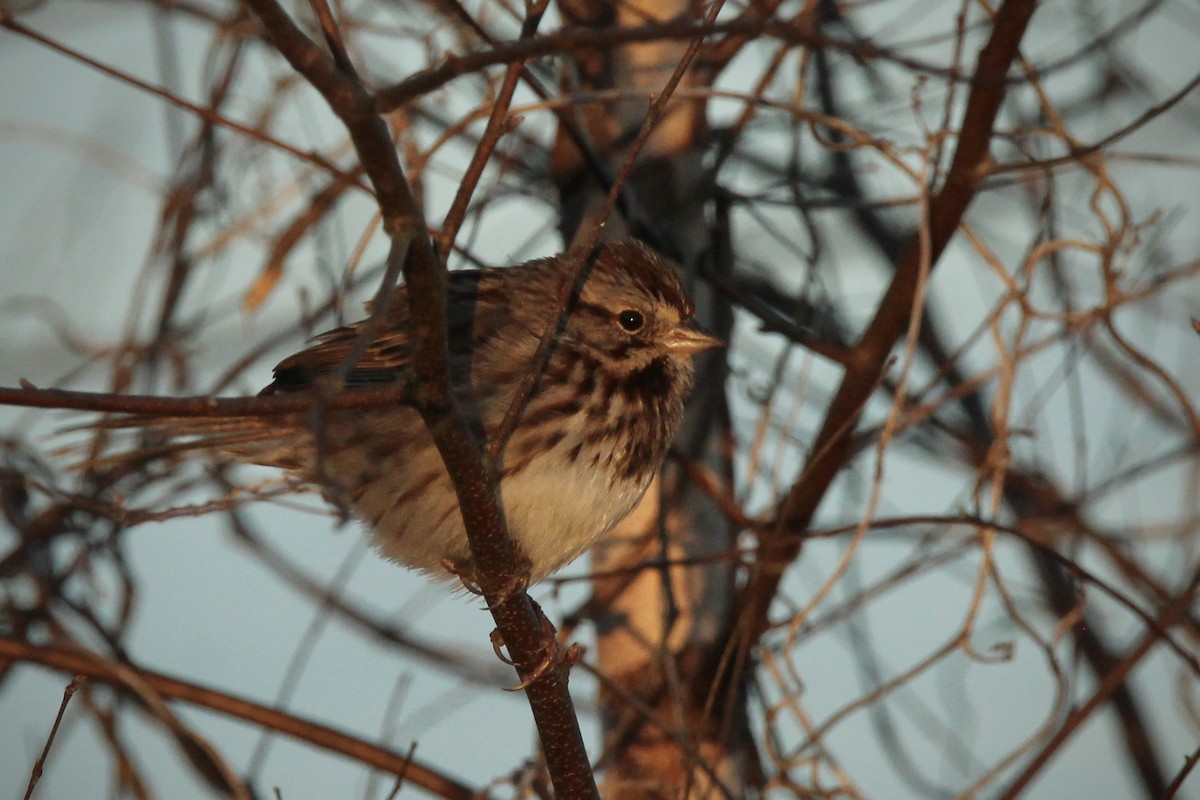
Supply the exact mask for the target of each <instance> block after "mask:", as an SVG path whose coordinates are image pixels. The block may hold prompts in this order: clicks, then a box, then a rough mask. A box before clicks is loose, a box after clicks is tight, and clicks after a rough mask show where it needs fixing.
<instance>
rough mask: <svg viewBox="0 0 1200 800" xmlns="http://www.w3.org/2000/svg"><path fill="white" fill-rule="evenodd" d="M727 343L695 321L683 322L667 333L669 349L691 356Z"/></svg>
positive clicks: (673, 352) (675, 353)
mask: <svg viewBox="0 0 1200 800" xmlns="http://www.w3.org/2000/svg"><path fill="white" fill-rule="evenodd" d="M724 344H725V343H724V342H722V341H721V340H720V339H718V338H717V337H715V336H713V335H712V334H711V333H708V332H707V331H705V330H702V329H701V328H700V326H698V325H696V323H694V322H681V323H679V324H678V325H676V326H675V327H674V328H672V329H671V331H670V333H668V334H667V339H666V345H667V351H668V352H670V353H671V354H672V355H679V356H690V355H695V354H696V353H703V352H704V351H705V350H712V349H713V348H714V347H721V346H722V345H724Z"/></svg>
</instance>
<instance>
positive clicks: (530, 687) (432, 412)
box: [246, 0, 598, 798]
mask: <svg viewBox="0 0 1200 800" xmlns="http://www.w3.org/2000/svg"><path fill="white" fill-rule="evenodd" d="M246 2H247V5H248V6H249V7H250V9H251V10H252V11H253V12H254V14H255V15H256V16H257V17H258V19H259V20H260V21H261V22H262V24H263V27H264V29H265V30H266V33H267V36H268V37H269V38H270V40H271V41H272V43H273V44H274V45H275V47H276V48H277V49H278V50H279V52H280V53H281V54H282V55H283V56H284V58H286V59H287V60H288V62H289V63H290V64H291V65H292V66H293V67H294V68H295V69H296V71H297V72H298V73H300V74H301V75H303V76H304V77H305V78H306V79H307V80H308V81H309V82H310V83H311V84H312V85H313V86H314V87H315V88H316V89H317V90H318V91H319V92H320V93H321V95H322V96H323V97H324V98H325V100H326V102H327V103H328V104H329V106H330V108H331V109H332V110H333V112H334V113H335V114H337V116H338V117H339V118H340V119H341V121H342V123H343V124H344V125H345V126H346V129H347V131H348V132H349V134H350V138H351V140H352V141H353V143H354V147H355V150H356V151H357V152H358V156H359V159H360V160H361V162H362V165H363V168H364V169H365V171H366V173H367V177H368V178H369V179H370V181H371V183H372V185H373V186H374V187H375V192H376V198H377V200H378V203H379V208H380V211H381V213H382V218H383V224H384V229H385V230H386V231H387V232H388V235H389V236H390V237H391V238H392V248H391V255H390V257H389V262H390V263H391V264H393V265H394V264H397V263H399V262H402V263H403V269H404V276H405V279H406V282H407V284H408V300H409V309H410V314H411V317H410V319H411V321H412V331H411V333H412V336H413V342H414V355H413V374H414V377H415V379H416V385H415V387H414V392H415V405H416V406H417V408H418V409H419V410H420V412H421V416H422V417H423V418H424V420H425V424H426V425H427V426H428V427H429V431H430V434H431V435H432V436H433V439H434V442H435V443H436V445H437V448H438V451H439V452H440V453H441V456H442V460H443V461H444V462H445V465H446V469H447V471H448V473H449V474H450V476H451V477H452V479H453V482H454V487H455V491H456V493H457V496H458V503H459V508H460V510H461V512H462V516H463V523H464V525H465V527H466V532H467V538H468V539H469V540H470V543H471V554H472V559H473V562H474V566H475V568H476V569H477V574H476V575H475V576H474V577H475V578H476V579H477V581H478V583H479V585H480V588H481V589H482V591H483V594H484V597H485V598H486V600H487V603H488V607H489V609H490V610H491V612H492V616H493V618H494V619H495V621H496V627H497V629H498V630H499V632H500V635H501V636H502V637H503V639H504V642H505V645H506V647H507V648H508V651H509V654H510V655H511V656H512V660H513V662H514V664H515V666H516V668H517V672H518V674H519V675H520V676H521V678H522V682H523V684H524V685H525V691H526V695H527V697H528V699H529V704H530V708H531V709H532V710H533V716H534V719H535V721H536V723H537V727H538V732H539V735H540V737H541V742H542V747H543V750H544V751H545V754H546V764H547V768H548V769H549V771H550V776H551V779H552V781H553V782H554V785H555V788H556V790H557V792H558V795H559V796H560V797H563V798H575V797H597V796H598V795H597V792H596V785H595V781H594V779H593V777H592V772H591V767H590V764H589V762H588V758H587V751H586V749H585V748H584V744H583V737H582V735H581V733H580V731H579V723H578V720H577V719H576V717H575V711H574V707H573V705H572V702H571V695H570V693H569V692H568V691H567V669H566V666H565V665H563V664H562V663H555V664H554V665H553V667H552V668H550V669H542V668H539V665H540V664H541V663H542V662H543V660H544V657H545V652H546V648H547V646H548V643H549V642H548V639H549V637H548V636H547V635H546V634H545V632H544V629H543V625H542V619H543V618H542V616H541V612H540V610H538V609H537V608H536V607H535V606H534V604H533V602H532V601H531V600H530V599H529V596H528V595H527V594H525V592H524V591H516V592H514V591H512V587H513V586H517V585H519V581H520V579H521V575H522V572H521V569H520V567H519V564H518V560H517V555H516V551H515V548H514V546H513V542H512V539H511V538H510V537H509V535H508V530H507V526H506V524H505V520H504V513H503V510H502V508H501V506H500V493H499V482H498V478H497V475H496V473H495V470H493V469H490V468H489V465H488V464H486V463H485V462H484V459H483V454H482V450H481V447H480V443H479V441H478V440H477V439H476V437H475V436H474V435H473V434H472V433H471V431H470V429H469V428H468V426H467V424H466V421H465V417H464V415H463V413H462V411H461V410H460V409H459V407H458V404H457V402H456V401H455V398H454V395H453V394H452V392H451V386H450V377H449V371H448V368H447V362H448V358H447V352H448V350H447V333H446V273H445V269H444V268H443V267H442V266H441V264H439V263H438V260H437V257H436V254H435V252H434V249H433V244H432V242H431V241H430V240H429V237H428V235H427V233H426V231H427V228H426V225H425V220H424V216H423V214H422V213H421V210H420V208H418V206H417V203H416V200H415V198H414V197H413V194H412V191H411V188H410V187H409V184H408V182H407V180H406V178H405V176H404V171H403V168H402V167H401V165H400V161H399V158H398V156H397V153H396V148H395V145H394V144H393V142H392V139H391V136H390V133H389V131H388V127H387V125H386V123H385V122H384V121H383V118H382V117H381V116H380V115H379V113H377V111H376V108H377V106H376V98H375V97H374V95H373V94H372V93H371V92H369V91H368V90H367V89H366V87H365V86H363V85H362V83H361V82H359V81H358V80H357V79H355V78H353V77H351V76H349V75H347V74H346V72H345V71H344V70H342V69H340V68H339V67H338V65H337V64H335V63H334V61H333V60H332V59H331V58H330V57H329V56H328V55H327V54H326V53H325V52H324V51H323V50H322V49H321V48H320V47H319V46H318V45H317V44H316V43H315V42H313V41H312V40H311V39H310V38H309V37H308V36H307V35H306V34H305V33H304V32H303V31H301V30H300V29H299V28H298V27H297V26H296V25H295V23H293V21H292V20H291V18H290V17H289V16H288V15H287V13H286V12H285V11H284V10H283V9H282V8H281V7H280V6H279V5H278V4H277V3H276V2H275V0H246ZM389 289H390V286H387V285H385V286H383V287H381V290H380V295H381V296H380V298H379V299H380V300H383V301H385V302H376V304H375V307H376V311H377V312H379V313H382V312H381V311H380V309H385V308H386V305H387V303H386V300H387V292H388V291H389Z"/></svg>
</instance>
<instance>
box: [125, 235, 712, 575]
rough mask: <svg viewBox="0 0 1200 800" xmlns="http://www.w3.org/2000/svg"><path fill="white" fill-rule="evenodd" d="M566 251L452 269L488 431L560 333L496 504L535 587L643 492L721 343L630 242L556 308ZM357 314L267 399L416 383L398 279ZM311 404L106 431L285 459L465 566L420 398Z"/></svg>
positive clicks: (459, 526) (461, 393)
mask: <svg viewBox="0 0 1200 800" xmlns="http://www.w3.org/2000/svg"><path fill="white" fill-rule="evenodd" d="M577 263H578V261H577V260H572V259H571V258H570V257H568V256H567V255H565V254H559V255H555V256H551V257H547V258H539V259H534V260H532V261H528V262H525V263H522V264H519V265H515V266H509V267H491V268H485V269H468V270H453V271H451V272H450V273H448V288H447V333H448V344H449V362H448V368H449V377H450V382H451V388H452V391H453V392H454V394H455V397H456V399H457V400H458V401H459V403H460V405H461V407H462V408H463V409H464V411H465V412H466V413H467V415H468V418H467V422H468V424H469V425H470V427H471V428H472V429H473V430H474V431H476V432H477V433H478V435H480V436H481V437H483V438H486V439H488V440H490V439H491V438H492V437H494V436H496V435H497V433H498V431H499V430H500V428H501V427H502V425H503V423H504V420H505V417H506V415H507V414H508V413H509V409H510V407H511V406H512V405H513V402H514V400H515V399H516V398H517V397H518V395H519V394H520V388H521V386H522V384H523V383H525V382H526V379H527V377H528V376H530V375H531V374H532V371H533V370H534V369H535V364H534V361H535V354H536V353H537V352H538V349H539V344H540V343H541V341H542V338H543V335H544V334H545V333H546V332H547V331H548V330H554V331H555V333H554V334H553V339H552V343H551V349H550V353H549V357H548V359H547V360H546V362H545V367H544V371H543V372H542V373H541V375H540V376H539V377H538V379H537V381H536V383H535V384H534V387H533V390H532V392H531V393H530V394H529V397H528V400H527V402H526V403H525V405H524V408H523V410H522V411H521V414H520V416H519V417H518V418H517V420H516V423H515V425H514V426H513V427H512V434H511V437H510V438H509V440H508V441H507V443H506V444H505V446H504V447H503V449H502V450H501V454H500V459H499V462H498V474H499V491H500V500H501V504H502V506H503V511H504V515H505V519H506V521H507V525H508V529H509V532H510V535H511V536H512V539H513V541H514V543H515V544H516V546H517V548H518V550H519V553H520V555H521V557H522V561H523V563H524V565H525V567H526V569H527V571H528V576H527V580H528V584H530V585H532V584H535V583H537V582H539V581H541V580H543V579H545V578H546V577H547V576H549V575H551V574H552V573H554V572H556V571H557V570H559V569H560V568H562V567H563V566H565V565H567V564H568V563H570V562H572V561H574V560H575V559H576V558H578V557H579V556H580V555H582V554H583V553H584V552H586V551H587V550H588V549H589V548H590V547H591V545H592V544H594V543H595V542H596V540H597V539H599V537H601V536H603V535H604V534H605V533H607V532H608V531H609V530H611V529H612V528H613V527H614V526H615V525H616V524H617V523H618V522H620V521H621V520H622V519H623V518H624V517H625V516H627V515H628V514H629V513H630V512H631V511H632V510H633V508H634V507H635V506H636V505H637V503H638V502H639V500H641V498H642V496H643V495H644V493H645V492H646V489H647V487H649V485H650V483H651V480H652V479H653V477H654V475H655V474H656V473H657V471H658V469H659V467H660V466H661V464H662V462H663V460H664V458H665V456H666V454H667V451H668V449H669V446H670V444H671V441H672V440H673V438H674V436H675V434H676V433H677V431H678V429H679V426H680V423H681V421H682V419H683V414H684V404H685V401H686V399H687V397H688V395H689V393H690V392H691V390H692V388H693V383H694V365H693V358H694V356H696V355H697V354H699V353H702V352H704V351H706V350H710V349H712V348H715V347H719V346H720V345H721V344H722V343H721V341H720V340H719V339H718V338H716V337H715V336H713V335H711V334H710V333H708V332H706V331H705V330H703V329H702V328H701V327H700V326H698V325H697V324H696V323H695V321H694V320H693V314H694V305H693V303H692V300H691V299H690V297H689V296H688V294H687V292H686V291H685V290H684V288H683V285H682V283H681V281H680V279H679V276H678V273H677V272H676V270H675V268H674V267H673V266H672V265H671V264H670V263H669V262H668V261H667V260H665V259H664V258H663V257H662V256H660V255H659V254H658V253H656V252H655V251H654V250H652V249H650V248H649V247H648V246H646V245H645V244H643V243H642V242H640V241H637V240H634V239H623V240H615V241H610V242H607V243H603V244H601V245H599V246H598V247H597V248H596V250H595V251H594V258H592V259H590V264H591V266H590V269H588V270H587V272H586V277H585V279H584V281H583V283H582V285H581V286H580V287H579V288H578V290H577V291H576V292H575V293H574V295H573V297H572V301H571V302H570V303H569V305H568V308H567V310H566V315H565V318H564V317H563V313H564V310H563V308H562V307H561V306H560V305H559V304H557V303H556V302H555V298H557V297H559V296H561V294H560V292H561V290H562V288H563V287H564V285H565V284H566V283H567V282H569V281H573V280H574V279H575V271H576V270H575V266H574V265H575V264H577ZM367 326H368V321H367V320H364V321H362V322H358V323H355V324H351V325H347V326H344V327H340V328H337V329H334V330H331V331H329V332H327V333H324V334H321V335H319V336H317V337H316V338H315V339H314V340H313V342H312V343H311V345H310V346H309V347H307V348H305V349H303V350H301V351H300V352H298V353H296V354H294V355H292V356H290V357H288V358H286V359H284V360H283V361H281V362H280V363H279V364H278V365H277V366H276V367H275V369H274V379H273V381H272V382H271V383H270V384H269V385H268V386H267V387H266V388H265V389H263V390H262V392H261V393H260V394H261V395H267V396H270V395H296V394H303V393H316V392H318V391H320V390H321V387H322V386H323V385H328V382H329V381H330V380H331V379H332V378H334V376H340V378H341V381H342V382H341V384H340V385H341V386H344V388H345V389H348V390H353V389H358V388H367V387H386V386H391V385H398V384H400V383H402V382H404V381H406V380H409V379H411V377H412V376H411V372H410V370H411V366H412V357H413V337H412V334H411V330H410V316H409V307H408V299H407V290H406V287H405V286H404V285H400V286H397V287H396V288H395V290H394V293H393V296H392V299H391V303H390V305H389V307H388V310H387V312H386V313H385V314H384V315H383V316H382V318H380V319H378V320H375V321H374V322H373V324H372V326H371V327H367ZM364 336H366V337H367V341H366V345H365V349H364V348H363V337H364ZM355 350H357V351H358V357H357V360H353V361H352V362H351V363H348V360H349V359H351V356H352V351H355ZM347 366H348V367H349V369H348V371H347V369H346V368H347ZM323 382H324V383H323ZM320 414H321V416H320V419H319V424H317V425H314V418H313V415H312V414H311V413H307V412H289V413H279V414H273V415H265V416H253V417H245V416H241V417H232V416H231V417H203V418H200V417H196V418H171V419H161V420H153V419H151V418H147V417H144V416H143V417H128V418H126V419H125V420H124V421H117V422H114V423H111V424H110V425H109V426H108V427H135V428H142V429H153V430H154V431H155V432H157V433H158V434H161V435H163V436H165V437H167V438H168V440H170V441H173V442H179V443H180V444H178V445H177V446H178V447H179V448H182V449H204V450H209V451H217V452H220V453H222V454H224V455H225V456H232V457H233V458H234V459H237V460H239V461H244V462H248V463H253V464H259V465H263V466H269V467H277V468H280V469H283V470H285V471H287V472H288V473H290V474H291V475H292V476H294V477H296V478H298V479H299V480H300V481H301V482H304V483H309V484H315V485H316V486H318V487H319V488H321V489H322V490H323V491H324V492H325V494H326V496H327V497H329V498H331V499H336V501H337V502H339V503H344V504H345V505H346V506H348V507H349V509H350V510H351V511H352V513H353V514H354V516H356V517H357V518H358V519H360V520H361V521H362V522H363V523H364V524H365V526H366V527H367V528H368V529H369V530H370V531H371V533H372V535H373V539H374V543H375V545H376V547H377V549H378V550H379V551H380V553H381V554H382V555H383V556H385V557H386V558H389V559H391V560H394V561H396V562H399V563H400V564H403V565H405V566H408V567H410V568H414V569H417V570H420V571H422V572H424V573H426V574H428V575H430V576H432V577H434V578H435V579H449V578H451V577H452V576H454V575H458V576H459V577H462V574H461V570H462V565H467V564H470V558H471V550H470V545H469V543H468V540H467V536H466V531H465V528H464V524H463V521H462V517H461V515H460V513H459V510H458V501H457V496H456V494H455V491H454V486H453V483H452V481H451V478H450V475H449V474H448V472H447V471H446V467H445V465H444V464H443V462H442V459H441V456H440V454H439V452H438V450H437V449H436V447H435V445H434V441H433V438H432V436H431V435H430V433H429V431H428V429H427V428H426V425H425V423H424V421H423V420H422V418H421V415H420V413H419V412H418V410H417V409H416V408H414V407H413V406H412V405H409V404H406V403H403V402H393V403H389V404H386V405H370V406H364V407H353V408H347V407H332V406H331V407H328V408H324V409H322V410H321V411H320Z"/></svg>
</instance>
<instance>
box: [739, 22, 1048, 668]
mask: <svg viewBox="0 0 1200 800" xmlns="http://www.w3.org/2000/svg"><path fill="white" fill-rule="evenodd" d="M1036 6H1037V3H1036V2H1035V0H1006V2H1004V3H1003V5H1001V6H1000V9H999V10H998V11H997V12H996V17H995V24H994V26H993V28H992V35H991V37H990V38H989V40H988V42H987V44H986V45H985V46H984V47H983V49H982V50H981V51H980V53H979V60H978V64H977V66H976V69H975V74H974V77H973V78H972V81H971V84H972V90H971V96H970V98H969V100H968V102H967V107H966V111H965V112H964V115H963V121H962V125H961V127H960V134H959V141H958V148H957V149H956V151H955V154H954V159H953V161H952V163H951V166H950V171H949V172H948V174H947V176H946V182H945V185H944V186H943V187H942V189H941V191H940V192H939V193H938V194H937V195H936V196H935V197H934V198H932V200H931V201H930V203H929V219H928V229H927V231H925V232H922V233H918V234H916V235H914V236H913V238H912V240H911V241H910V242H909V244H908V246H907V248H906V249H905V251H904V254H903V255H902V256H901V258H900V262H899V264H898V265H897V266H896V272H895V275H894V277H893V279H892V283H891V285H890V286H889V287H888V290H887V292H886V294H885V295H884V297H883V299H882V300H881V301H880V304H879V308H878V310H877V311H876V314H875V318H874V319H873V320H872V321H871V323H870V325H869V326H868V327H867V329H866V331H865V332H864V333H863V336H862V338H861V339H860V341H859V343H858V344H857V345H856V346H855V347H854V348H853V349H852V351H851V352H850V353H849V354H848V355H849V366H848V368H847V370H846V373H845V375H844V376H843V378H842V383H841V385H840V386H839V387H838V391H837V394H836V395H835V396H834V399H833V401H832V402H831V403H830V406H829V411H828V412H827V414H826V417H825V422H824V424H823V425H822V427H821V431H820V433H819V434H818V435H817V439H816V441H815V442H814V443H813V447H812V453H813V456H812V458H811V459H810V461H809V463H808V464H806V465H805V469H804V472H803V474H802V475H801V476H800V478H799V479H798V480H797V481H796V483H795V484H793V486H792V488H791V490H790V491H789V493H788V496H787V497H786V498H785V499H784V501H783V503H782V505H781V506H780V509H779V513H778V517H777V521H776V525H775V527H774V530H773V531H772V532H771V533H768V534H764V540H765V543H766V544H768V545H771V546H774V544H775V541H776V540H778V539H780V538H781V537H787V536H790V542H789V544H788V545H787V546H786V547H784V548H779V550H777V551H776V552H779V553H780V555H778V556H776V557H773V558H771V559H770V561H769V563H766V562H764V563H760V564H759V565H757V566H756V568H755V569H754V570H753V571H752V573H751V576H750V580H749V582H748V583H747V585H746V588H745V590H744V591H743V594H742V598H741V604H740V607H741V610H742V613H743V615H744V616H742V617H741V619H742V620H743V624H747V625H748V626H749V628H748V630H746V631H745V633H746V634H747V635H748V638H747V639H746V640H745V641H746V645H750V644H752V643H753V642H754V641H756V640H757V639H758V637H759V636H760V635H761V634H762V632H763V631H764V630H765V629H766V626H767V609H768V607H769V606H770V603H771V599H772V598H773V597H774V596H775V592H776V590H777V589H778V586H779V582H780V580H781V578H782V575H783V567H784V566H785V565H786V564H788V563H790V562H791V561H792V560H794V559H795V558H796V556H797V555H798V554H799V552H800V543H801V541H802V539H801V538H800V537H798V536H795V533H796V532H798V531H803V530H804V529H806V528H807V527H808V525H809V523H810V521H811V520H812V517H813V514H814V513H816V510H817V507H818V506H819V505H820V502H821V500H822V498H824V496H825V493H826V492H827V491H828V489H829V486H830V485H831V484H832V483H833V479H834V478H835V477H836V476H837V475H838V473H839V472H840V471H841V470H842V468H843V467H844V466H845V465H846V464H847V463H848V461H849V459H850V457H851V456H852V455H853V452H854V451H853V447H852V434H853V432H854V425H855V423H856V422H857V420H858V417H859V414H860V413H861V411H862V408H863V406H865V405H866V403H867V400H868V399H869V398H870V396H871V393H872V392H873V391H874V389H875V387H876V386H877V385H878V381H879V375H880V373H881V371H882V370H883V367H884V364H885V363H886V361H887V359H888V357H889V355H890V354H891V350H892V346H893V345H894V344H895V342H896V340H897V339H898V338H899V337H900V336H901V334H902V333H903V331H904V329H905V327H906V326H907V325H908V322H909V320H910V319H911V316H912V314H913V312H914V309H913V304H914V301H915V299H916V293H917V288H918V283H919V281H920V278H921V273H922V271H923V270H924V269H925V265H926V264H928V266H929V269H932V268H933V266H934V265H935V264H936V263H937V260H938V259H939V258H940V257H941V255H942V252H943V251H944V250H945V248H946V245H947V244H948V243H949V241H950V238H951V236H953V234H954V232H955V230H956V229H957V228H958V224H959V222H960V221H961V220H962V217H963V214H964V213H966V209H967V206H968V205H969V204H970V202H971V200H972V199H974V197H975V193H976V191H977V190H978V188H979V185H980V181H981V179H982V177H983V175H984V168H985V167H986V165H987V163H988V161H989V159H990V155H989V152H988V147H989V144H990V142H991V138H992V126H993V124H994V123H995V120H996V115H997V113H998V112H999V109H1000V103H1001V102H1002V101H1003V100H1004V96H1005V90H1006V80H1005V76H1006V74H1007V71H1008V67H1009V65H1010V64H1011V63H1012V62H1013V60H1014V59H1015V58H1016V57H1017V56H1018V53H1019V46H1020V43H1021V39H1022V37H1023V35H1024V33H1025V29H1026V26H1027V25H1028V23H1029V19H1030V17H1031V16H1032V15H1033V11H1034V9H1035V8H1036ZM926 237H927V239H926Z"/></svg>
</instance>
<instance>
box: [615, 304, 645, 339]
mask: <svg viewBox="0 0 1200 800" xmlns="http://www.w3.org/2000/svg"><path fill="white" fill-rule="evenodd" d="M617 322H618V323H620V325H621V327H622V328H624V329H625V330H627V331H629V332H630V333H636V332H638V331H640V330H641V329H642V326H643V325H645V324H646V318H645V317H643V316H642V312H640V311H635V310H634V309H632V308H628V309H626V310H624V311H622V312H621V313H620V314H618V315H617Z"/></svg>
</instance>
